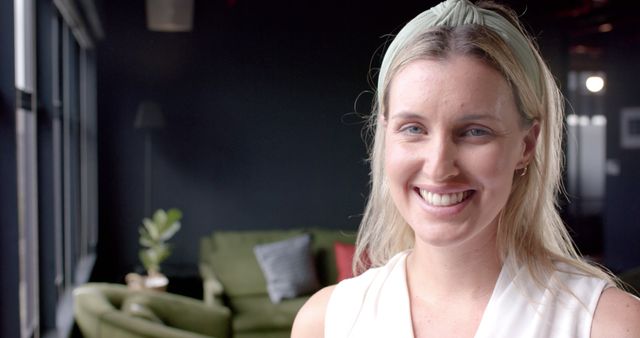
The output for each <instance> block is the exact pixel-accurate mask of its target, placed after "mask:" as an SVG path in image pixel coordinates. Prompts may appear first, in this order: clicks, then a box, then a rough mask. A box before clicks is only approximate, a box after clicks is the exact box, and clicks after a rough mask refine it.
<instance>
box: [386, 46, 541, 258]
mask: <svg viewBox="0 0 640 338" xmlns="http://www.w3.org/2000/svg"><path fill="white" fill-rule="evenodd" d="M388 95H389V97H388V116H387V118H385V119H384V120H383V121H382V123H383V124H384V126H385V139H386V141H385V155H384V159H385V163H384V164H385V172H386V175H387V179H388V184H389V187H390V191H391V196H392V198H393V201H394V203H395V205H396V207H397V208H398V210H399V211H400V214H401V215H402V216H403V217H404V219H405V220H406V221H407V223H409V225H410V226H411V227H412V228H413V230H414V232H415V234H416V241H417V243H418V242H424V243H427V244H429V245H433V246H448V245H457V244H462V243H464V242H466V241H468V240H471V239H474V238H476V239H478V238H481V237H484V238H493V236H494V235H495V231H496V225H497V217H498V213H499V212H500V210H501V209H502V208H503V207H504V206H505V204H506V202H507V199H508V198H509V194H510V192H511V186H512V183H513V179H514V173H515V171H516V170H517V169H519V168H523V167H524V166H525V164H526V163H528V161H529V159H530V156H531V154H532V150H533V149H534V147H535V142H536V137H537V130H538V126H537V124H534V127H532V128H523V127H522V124H521V122H520V117H519V114H518V111H517V108H516V104H515V100H514V97H513V94H512V91H511V89H510V88H509V85H508V84H507V82H506V81H505V79H504V78H503V77H502V75H501V74H500V73H499V72H497V71H496V70H494V69H493V68H491V67H489V66H487V65H486V64H484V63H483V62H482V61H479V60H477V59H475V58H471V57H466V56H454V57H450V58H448V59H446V60H439V61H434V60H417V61H413V62H411V63H409V64H407V65H406V66H405V67H404V68H402V69H401V70H400V71H399V72H398V73H397V74H396V75H395V76H394V78H393V80H392V82H391V87H390V89H389V94H388ZM518 173H519V171H518Z"/></svg>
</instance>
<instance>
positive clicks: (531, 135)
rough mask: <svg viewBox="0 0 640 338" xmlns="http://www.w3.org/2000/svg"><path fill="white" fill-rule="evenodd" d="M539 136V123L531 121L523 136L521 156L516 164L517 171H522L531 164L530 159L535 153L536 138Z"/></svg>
mask: <svg viewBox="0 0 640 338" xmlns="http://www.w3.org/2000/svg"><path fill="white" fill-rule="evenodd" d="M539 135H540V123H538V121H533V124H532V125H531V127H529V130H528V131H527V133H526V134H525V135H524V139H523V140H522V148H523V149H522V156H521V158H520V161H519V162H518V167H517V169H522V168H524V167H526V166H528V165H529V163H530V162H531V158H533V155H534V153H535V151H536V145H537V144H538V136H539Z"/></svg>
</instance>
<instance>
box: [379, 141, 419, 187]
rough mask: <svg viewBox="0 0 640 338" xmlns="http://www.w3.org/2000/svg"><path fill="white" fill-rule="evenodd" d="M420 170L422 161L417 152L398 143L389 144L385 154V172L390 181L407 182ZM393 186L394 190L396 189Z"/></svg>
mask: <svg viewBox="0 0 640 338" xmlns="http://www.w3.org/2000/svg"><path fill="white" fill-rule="evenodd" d="M419 169H420V159H419V158H418V156H417V155H416V152H415V151H412V150H410V149H409V147H407V146H403V145H402V144H398V143H387V145H386V146H385V154H384V170H385V173H386V175H387V177H388V178H389V180H390V181H393V182H395V183H399V181H404V180H407V179H408V178H409V177H411V176H412V175H414V174H415V172H416V171H417V170H419ZM395 187H396V185H393V186H392V188H395Z"/></svg>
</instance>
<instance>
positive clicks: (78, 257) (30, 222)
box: [14, 0, 101, 338]
mask: <svg viewBox="0 0 640 338" xmlns="http://www.w3.org/2000/svg"><path fill="white" fill-rule="evenodd" d="M53 3H54V4H55V7H54V6H52V4H51V2H48V1H44V0H43V1H36V0H30V1H29V0H15V1H14V45H15V49H14V53H15V88H16V93H17V96H16V97H17V99H18V100H17V101H18V102H17V104H16V111H15V116H16V126H15V128H16V154H17V156H16V158H17V161H16V162H17V163H16V167H17V168H16V169H17V187H16V188H17V196H18V213H17V214H18V230H19V231H18V232H19V236H18V242H19V243H18V246H19V249H18V252H19V257H18V261H19V262H18V263H19V304H20V311H19V312H20V337H22V338H27V337H28V338H30V337H39V336H45V337H47V336H68V334H69V332H70V330H71V327H72V324H73V312H72V306H71V304H72V290H73V288H74V287H75V286H76V285H78V284H81V283H84V282H86V281H88V279H89V275H90V272H91V269H92V267H93V262H94V260H95V247H96V244H97V226H98V204H97V203H98V198H97V188H98V187H97V168H98V167H97V119H96V117H97V108H96V107H97V105H96V63H95V54H94V52H93V50H92V48H93V41H94V38H93V37H92V36H96V35H100V34H101V33H100V32H98V33H95V32H94V31H95V27H99V22H98V23H97V24H96V21H95V20H97V16H96V15H92V20H93V21H92V22H93V23H92V27H93V28H92V32H94V33H92V34H91V33H90V32H89V28H88V27H87V26H86V24H85V23H86V22H88V21H87V19H86V18H85V15H84V14H83V15H80V14H79V13H90V12H91V13H94V14H95V8H93V2H92V1H83V2H82V6H83V8H82V11H80V10H78V8H76V3H77V2H75V1H65V0H55V1H54V2H53ZM36 6H37V7H36ZM45 7H47V8H48V9H47V10H41V9H42V8H45ZM36 9H38V12H37V13H38V20H36V14H35V13H36ZM44 16H46V18H43V17H44ZM43 23H44V25H46V29H45V30H46V31H47V34H46V36H44V37H43V35H42V34H40V32H39V31H38V28H40V26H38V25H43ZM36 34H40V35H38V39H36ZM44 39H46V41H43V40H44ZM36 40H37V43H38V45H37V46H36ZM45 42H46V43H45ZM45 50H46V52H45ZM37 51H41V52H40V54H37V53H36V52H37ZM45 55H46V58H47V59H46V60H44V59H43V58H45ZM45 80H47V81H50V82H48V83H47V85H43V84H42V83H43V82H45ZM45 101H46V102H45ZM39 152H41V153H49V154H51V155H50V159H47V160H45V161H41V162H40V163H39V162H38V159H39ZM43 173H46V175H43ZM42 194H45V195H46V196H42ZM45 210H46V211H51V212H50V213H51V214H52V216H46V215H45V214H44V212H45ZM47 218H53V221H50V220H49V219H47ZM39 221H40V222H39ZM47 226H48V227H49V228H46V227H47ZM45 228H46V229H45ZM39 234H45V235H41V236H39ZM52 256H53V257H55V260H54V264H50V265H55V267H53V268H50V269H44V268H43V264H46V262H41V261H39V260H38V257H40V258H41V259H43V260H46V259H44V258H42V257H52ZM43 271H44V273H43ZM48 271H51V272H48ZM41 332H42V334H41Z"/></svg>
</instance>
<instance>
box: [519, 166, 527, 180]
mask: <svg viewBox="0 0 640 338" xmlns="http://www.w3.org/2000/svg"><path fill="white" fill-rule="evenodd" d="M528 168H529V166H528V165H527V166H525V167H524V168H522V172H521V173H520V177H522V176H524V175H526V174H527V169H528Z"/></svg>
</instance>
